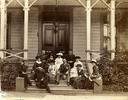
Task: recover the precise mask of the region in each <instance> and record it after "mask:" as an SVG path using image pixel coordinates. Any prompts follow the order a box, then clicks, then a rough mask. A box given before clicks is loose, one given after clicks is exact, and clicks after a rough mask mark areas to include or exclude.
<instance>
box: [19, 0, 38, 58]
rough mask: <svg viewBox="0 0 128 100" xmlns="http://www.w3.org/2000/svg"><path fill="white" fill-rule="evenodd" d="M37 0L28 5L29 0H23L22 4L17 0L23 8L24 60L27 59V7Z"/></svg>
mask: <svg viewBox="0 0 128 100" xmlns="http://www.w3.org/2000/svg"><path fill="white" fill-rule="evenodd" d="M36 1H37V0H34V1H33V2H32V3H31V4H30V5H29V0H24V3H25V5H23V4H22V3H21V2H20V1H19V0H17V2H18V3H19V4H20V5H21V6H22V7H23V8H24V9H23V10H24V50H25V51H24V60H27V59H28V11H29V10H30V9H29V8H30V7H31V6H32V5H33V4H34V3H35V2H36Z"/></svg>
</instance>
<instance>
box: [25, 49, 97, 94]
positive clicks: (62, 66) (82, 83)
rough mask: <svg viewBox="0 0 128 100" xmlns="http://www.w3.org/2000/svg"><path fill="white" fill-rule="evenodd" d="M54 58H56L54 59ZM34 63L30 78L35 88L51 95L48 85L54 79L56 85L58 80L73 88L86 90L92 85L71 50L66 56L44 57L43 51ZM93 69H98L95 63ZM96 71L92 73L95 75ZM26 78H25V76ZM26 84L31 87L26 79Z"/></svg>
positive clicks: (51, 55) (59, 54) (78, 58)
mask: <svg viewBox="0 0 128 100" xmlns="http://www.w3.org/2000/svg"><path fill="white" fill-rule="evenodd" d="M55 56H56V57H55ZM35 58H36V61H35V63H34V65H33V69H32V78H33V79H34V80H35V81H36V86H37V87H39V88H46V90H47V91H48V92H49V93H51V90H50V88H49V86H48V83H49V82H50V81H51V80H52V79H54V83H55V84H56V85H58V84H59V82H60V79H62V80H67V85H72V86H73V87H74V88H76V89H77V88H80V89H82V88H87V87H88V86H89V85H91V84H92V82H91V81H92V80H91V79H89V77H88V76H87V75H86V73H85V72H84V67H83V64H82V62H81V61H80V57H79V56H75V55H74V54H73V52H72V50H69V52H68V54H67V55H63V53H61V52H59V53H57V54H56V55H53V54H50V55H46V53H45V50H43V51H42V54H41V55H40V56H36V57H35ZM92 63H93V64H94V68H93V69H98V67H97V66H96V62H95V61H92ZM97 73H98V70H95V71H93V74H97ZM25 77H27V76H25ZM27 83H28V84H29V85H30V86H31V82H30V81H29V79H28V77H27Z"/></svg>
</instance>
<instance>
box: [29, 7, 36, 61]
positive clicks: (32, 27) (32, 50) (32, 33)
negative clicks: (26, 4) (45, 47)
mask: <svg viewBox="0 0 128 100" xmlns="http://www.w3.org/2000/svg"><path fill="white" fill-rule="evenodd" d="M28 31H29V33H28V34H29V36H28V50H29V51H28V58H29V59H34V58H35V56H36V55H37V53H38V37H37V33H38V7H31V9H30V11H29V27H28Z"/></svg>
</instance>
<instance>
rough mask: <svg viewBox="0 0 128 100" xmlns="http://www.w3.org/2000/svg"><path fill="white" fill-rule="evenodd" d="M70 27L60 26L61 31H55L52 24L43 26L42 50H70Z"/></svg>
mask: <svg viewBox="0 0 128 100" xmlns="http://www.w3.org/2000/svg"><path fill="white" fill-rule="evenodd" d="M68 27H69V25H68V24H60V25H59V30H58V31H57V32H55V31H54V26H53V24H52V23H44V24H43V35H42V38H43V39H42V49H44V50H46V51H52V52H55V53H56V52H59V51H61V52H66V51H67V50H68V48H69V36H70V35H69V28H68Z"/></svg>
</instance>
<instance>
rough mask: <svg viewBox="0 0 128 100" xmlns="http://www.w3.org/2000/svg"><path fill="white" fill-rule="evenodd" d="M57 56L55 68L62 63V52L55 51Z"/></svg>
mask: <svg viewBox="0 0 128 100" xmlns="http://www.w3.org/2000/svg"><path fill="white" fill-rule="evenodd" d="M56 55H57V58H56V59H55V65H56V66H57V70H58V69H59V68H60V65H61V64H63V58H62V56H63V54H62V53H57V54H56Z"/></svg>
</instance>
